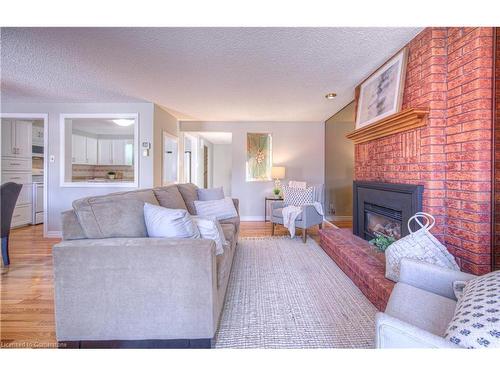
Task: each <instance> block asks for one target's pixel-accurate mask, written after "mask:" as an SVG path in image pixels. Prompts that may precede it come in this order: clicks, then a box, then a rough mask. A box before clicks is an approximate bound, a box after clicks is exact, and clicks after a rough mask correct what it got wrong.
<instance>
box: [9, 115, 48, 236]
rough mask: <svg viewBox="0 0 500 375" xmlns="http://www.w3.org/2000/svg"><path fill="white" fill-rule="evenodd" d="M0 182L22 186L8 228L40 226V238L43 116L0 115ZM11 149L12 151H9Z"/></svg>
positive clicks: (45, 208)
mask: <svg viewBox="0 0 500 375" xmlns="http://www.w3.org/2000/svg"><path fill="white" fill-rule="evenodd" d="M0 117H1V120H2V122H1V133H2V137H1V138H2V156H1V157H2V167H3V168H2V183H4V182H8V181H13V182H16V183H21V184H22V185H23V187H22V189H21V193H20V194H19V197H18V199H17V202H16V208H15V209H14V214H13V219H12V223H11V226H12V227H20V226H24V225H35V224H40V225H42V226H43V236H44V237H56V236H58V233H55V232H49V231H48V229H47V227H48V225H47V217H48V213H47V212H48V199H47V198H48V189H47V180H48V178H47V174H48V157H47V153H48V115H47V114H45V113H1V114H0ZM14 149H15V151H13V150H14Z"/></svg>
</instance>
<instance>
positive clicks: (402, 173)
mask: <svg viewBox="0 0 500 375" xmlns="http://www.w3.org/2000/svg"><path fill="white" fill-rule="evenodd" d="M408 48H409V54H408V56H409V58H408V66H407V75H406V82H405V90H404V99H403V109H407V108H417V107H419V108H422V107H424V108H429V110H430V112H429V116H428V119H427V126H426V127H424V128H420V129H417V130H412V131H408V132H405V133H399V134H395V135H391V136H388V137H385V138H380V139H377V140H374V141H370V142H367V143H363V144H359V145H356V148H355V179H356V180H358V181H380V182H392V183H409V184H422V185H424V187H425V188H424V197H423V209H424V211H426V212H429V213H431V214H432V215H434V216H435V217H436V220H437V225H436V227H435V228H434V229H433V230H432V232H433V233H434V235H435V236H436V237H437V238H438V239H439V240H441V241H442V242H443V243H444V244H445V245H446V247H447V248H448V250H449V251H450V252H451V253H452V254H453V255H455V257H456V258H457V261H458V262H459V264H460V266H461V268H462V270H465V271H467V272H472V273H475V274H483V273H486V272H489V271H490V269H491V254H492V251H491V245H490V240H491V235H492V227H491V197H492V171H491V157H492V147H491V144H492V128H493V126H492V120H493V119H492V89H493V28H427V29H425V30H424V31H423V32H422V33H420V34H419V35H418V36H417V37H416V38H415V39H413V40H412V41H411V42H410V43H409V44H408Z"/></svg>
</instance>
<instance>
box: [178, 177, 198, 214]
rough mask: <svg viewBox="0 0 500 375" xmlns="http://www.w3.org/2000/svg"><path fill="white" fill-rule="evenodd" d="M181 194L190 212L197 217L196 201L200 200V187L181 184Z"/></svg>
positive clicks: (179, 187)
mask: <svg viewBox="0 0 500 375" xmlns="http://www.w3.org/2000/svg"><path fill="white" fill-rule="evenodd" d="M177 188H178V189H179V192H180V193H181V195H182V198H183V199H184V203H186V207H187V210H188V212H189V213H190V214H191V215H196V207H195V206H194V201H197V200H198V187H197V186H196V185H195V184H189V183H188V184H179V185H177Z"/></svg>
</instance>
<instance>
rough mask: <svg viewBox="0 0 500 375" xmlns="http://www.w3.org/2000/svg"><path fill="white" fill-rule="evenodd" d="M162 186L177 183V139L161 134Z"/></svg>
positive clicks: (170, 135) (165, 133)
mask: <svg viewBox="0 0 500 375" xmlns="http://www.w3.org/2000/svg"><path fill="white" fill-rule="evenodd" d="M162 163H163V167H162V185H163V186H165V185H169V184H174V183H177V182H178V181H179V138H178V137H176V136H174V135H172V134H169V133H167V132H165V131H164V132H163V158H162Z"/></svg>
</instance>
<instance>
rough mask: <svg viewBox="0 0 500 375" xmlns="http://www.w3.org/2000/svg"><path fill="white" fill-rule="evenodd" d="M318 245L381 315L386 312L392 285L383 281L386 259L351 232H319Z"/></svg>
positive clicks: (343, 230)
mask: <svg viewBox="0 0 500 375" xmlns="http://www.w3.org/2000/svg"><path fill="white" fill-rule="evenodd" d="M319 233H320V245H321V247H322V248H323V250H324V251H325V252H326V253H327V254H328V255H329V256H330V257H331V258H332V259H333V260H334V261H335V263H337V265H338V266H339V267H340V268H341V269H342V271H344V273H345V274H346V275H347V276H349V277H350V278H351V280H352V281H353V282H354V284H356V286H357V287H358V288H359V289H360V290H361V292H363V294H364V295H365V296H366V297H367V298H368V299H369V300H370V302H371V303H373V304H374V305H375V307H376V308H377V309H379V310H380V311H384V310H385V306H386V305H387V301H388V299H389V296H390V294H391V291H392V288H393V287H394V283H393V282H392V281H390V280H388V279H386V278H385V256H384V254H383V253H381V252H379V251H377V249H376V247H375V246H372V245H370V244H369V243H368V242H367V241H365V240H363V239H361V238H359V237H356V236H355V235H353V234H352V231H351V230H350V229H336V228H328V229H322V230H320V232H319Z"/></svg>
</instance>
